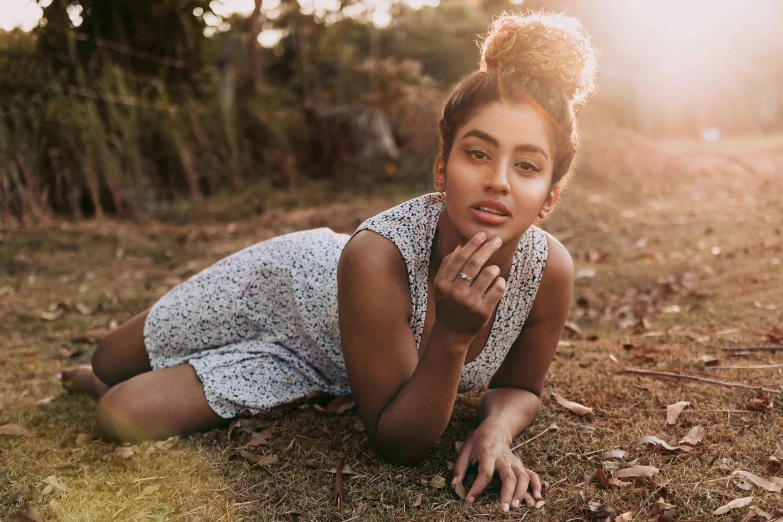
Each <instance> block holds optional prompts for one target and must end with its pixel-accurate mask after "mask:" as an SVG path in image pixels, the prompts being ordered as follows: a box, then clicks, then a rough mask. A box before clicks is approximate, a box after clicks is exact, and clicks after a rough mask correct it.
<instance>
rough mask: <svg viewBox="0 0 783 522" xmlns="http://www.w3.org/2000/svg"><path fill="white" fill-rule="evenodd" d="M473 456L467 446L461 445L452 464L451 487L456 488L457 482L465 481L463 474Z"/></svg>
mask: <svg viewBox="0 0 783 522" xmlns="http://www.w3.org/2000/svg"><path fill="white" fill-rule="evenodd" d="M472 454H473V450H472V449H471V448H470V446H469V445H468V444H463V445H462V447H461V448H460V450H459V453H458V454H457V461H456V462H455V463H454V469H453V470H451V475H452V477H454V478H452V479H451V485H452V486H456V485H457V484H458V483H459V482H462V481H463V480H464V479H465V473H466V472H467V471H468V466H470V457H471V456H472Z"/></svg>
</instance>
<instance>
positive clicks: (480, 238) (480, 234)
mask: <svg viewBox="0 0 783 522" xmlns="http://www.w3.org/2000/svg"><path fill="white" fill-rule="evenodd" d="M478 239H479V241H484V240H486V239H487V235H486V234H485V233H484V232H479V233H478Z"/></svg>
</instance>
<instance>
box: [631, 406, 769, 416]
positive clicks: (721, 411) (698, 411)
mask: <svg viewBox="0 0 783 522" xmlns="http://www.w3.org/2000/svg"><path fill="white" fill-rule="evenodd" d="M634 411H658V412H661V413H666V410H662V409H660V408H658V409H648V410H639V409H634ZM683 413H756V412H755V411H752V410H687V409H686V410H682V412H681V413H680V415H682V414H683Z"/></svg>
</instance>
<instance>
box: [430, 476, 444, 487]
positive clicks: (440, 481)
mask: <svg viewBox="0 0 783 522" xmlns="http://www.w3.org/2000/svg"><path fill="white" fill-rule="evenodd" d="M430 486H432V487H433V488H436V489H442V488H445V487H446V479H445V478H443V477H441V476H440V475H435V476H434V477H432V478H431V479H430Z"/></svg>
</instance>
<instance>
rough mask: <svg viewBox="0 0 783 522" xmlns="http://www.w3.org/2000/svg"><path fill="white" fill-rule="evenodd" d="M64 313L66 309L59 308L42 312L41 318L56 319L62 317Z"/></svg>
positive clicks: (46, 319) (45, 319)
mask: <svg viewBox="0 0 783 522" xmlns="http://www.w3.org/2000/svg"><path fill="white" fill-rule="evenodd" d="M64 315H65V310H63V309H62V308H58V309H56V310H55V311H53V312H41V319H43V320H44V321H56V320H58V319H62V317H63V316H64Z"/></svg>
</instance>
